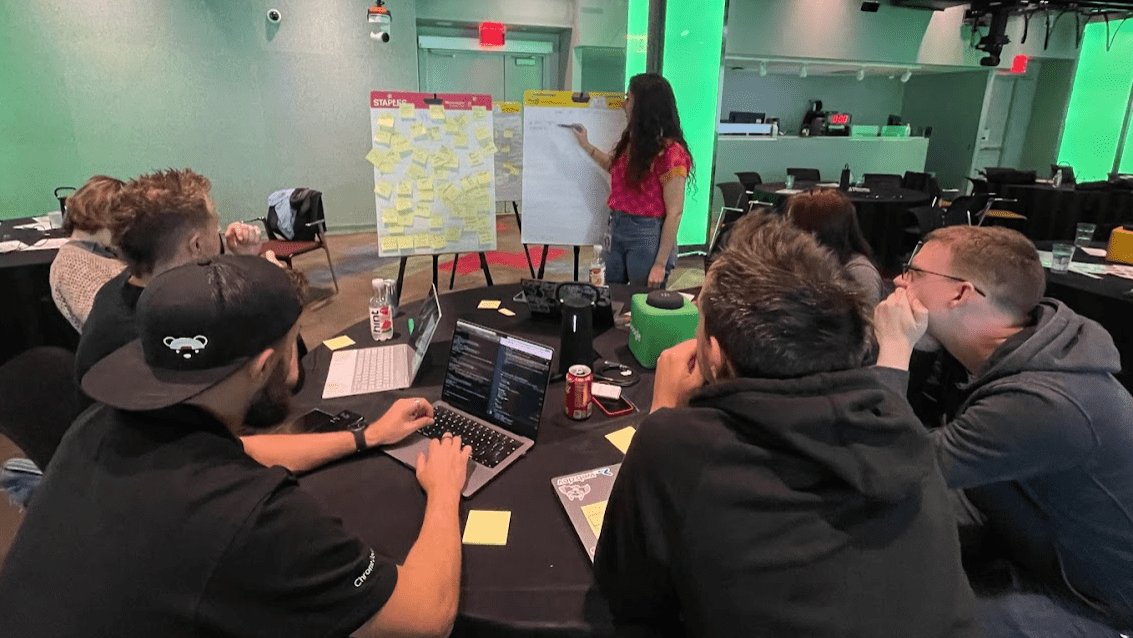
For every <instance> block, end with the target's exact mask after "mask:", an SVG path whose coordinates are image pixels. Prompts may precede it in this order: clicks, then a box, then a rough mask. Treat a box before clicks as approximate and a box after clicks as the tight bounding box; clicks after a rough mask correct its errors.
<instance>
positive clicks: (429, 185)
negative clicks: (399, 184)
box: [417, 177, 433, 191]
mask: <svg viewBox="0 0 1133 638" xmlns="http://www.w3.org/2000/svg"><path fill="white" fill-rule="evenodd" d="M417 190H419V191H431V190H433V178H431V177H424V178H421V179H419V180H417Z"/></svg>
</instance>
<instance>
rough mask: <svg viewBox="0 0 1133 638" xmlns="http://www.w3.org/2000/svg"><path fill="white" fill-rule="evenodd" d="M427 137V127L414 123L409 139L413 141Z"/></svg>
mask: <svg viewBox="0 0 1133 638" xmlns="http://www.w3.org/2000/svg"><path fill="white" fill-rule="evenodd" d="M425 135H426V133H425V125H424V124H422V123H420V122H414V123H413V126H412V127H410V129H409V137H412V138H413V139H418V138H421V137H425Z"/></svg>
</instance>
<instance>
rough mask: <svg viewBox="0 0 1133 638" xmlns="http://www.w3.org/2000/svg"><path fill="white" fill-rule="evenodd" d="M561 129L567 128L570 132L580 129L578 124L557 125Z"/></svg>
mask: <svg viewBox="0 0 1133 638" xmlns="http://www.w3.org/2000/svg"><path fill="white" fill-rule="evenodd" d="M559 126H561V127H563V128H569V129H570V130H572V131H577V130H578V129H579V128H580V127H579V125H578V124H559Z"/></svg>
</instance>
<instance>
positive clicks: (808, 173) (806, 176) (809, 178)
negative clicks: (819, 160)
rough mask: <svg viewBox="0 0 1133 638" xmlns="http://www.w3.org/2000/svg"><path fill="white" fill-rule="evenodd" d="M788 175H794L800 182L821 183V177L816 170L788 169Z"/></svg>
mask: <svg viewBox="0 0 1133 638" xmlns="http://www.w3.org/2000/svg"><path fill="white" fill-rule="evenodd" d="M787 174H788V175H794V176H795V179H797V180H798V181H800V182H821V181H822V175H820V174H819V172H818V169H817V168H788V169H787Z"/></svg>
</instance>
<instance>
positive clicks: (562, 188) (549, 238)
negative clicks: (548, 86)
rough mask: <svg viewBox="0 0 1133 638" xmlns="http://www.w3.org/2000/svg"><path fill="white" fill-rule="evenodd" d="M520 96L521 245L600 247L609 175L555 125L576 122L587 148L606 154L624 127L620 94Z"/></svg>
mask: <svg viewBox="0 0 1133 638" xmlns="http://www.w3.org/2000/svg"><path fill="white" fill-rule="evenodd" d="M523 97H524V99H523V237H522V241H523V243H525V244H554V245H561V246H585V245H593V244H598V243H601V242H602V238H603V237H604V236H605V234H606V227H607V223H608V219H609V209H608V208H606V199H607V198H608V197H609V195H610V175H609V174H608V173H606V171H605V170H603V169H602V167H601V166H599V165H598V164H596V163H595V162H594V160H592V159H590V157H588V156H587V154H586V152H585V151H583V150H582V148H581V147H580V146H579V145H578V141H577V140H576V139H575V137H574V133H572V132H571V130H570V129H569V128H563V127H562V126H560V125H567V124H582V125H583V126H585V127H586V130H587V133H588V135H589V137H590V143H591V144H593V145H595V146H597V147H598V148H600V149H603V150H607V151H612V150H613V148H614V145H615V144H616V143H617V141H618V138H620V137H621V134H622V131H623V130H624V129H625V125H626V120H625V114H624V113H623V112H622V102H624V100H625V96H624V95H623V94H622V93H590V94H583V95H578V94H574V93H571V92H569V91H527V92H526V93H525V94H524V96H523Z"/></svg>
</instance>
